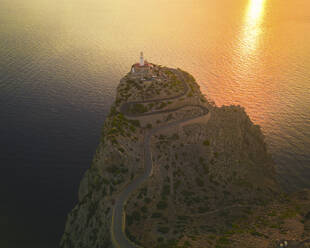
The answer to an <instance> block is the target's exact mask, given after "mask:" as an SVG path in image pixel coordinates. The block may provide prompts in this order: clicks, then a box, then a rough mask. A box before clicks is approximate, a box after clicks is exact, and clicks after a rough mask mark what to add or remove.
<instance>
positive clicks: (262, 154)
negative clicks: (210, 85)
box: [61, 65, 310, 248]
mask: <svg viewBox="0 0 310 248" xmlns="http://www.w3.org/2000/svg"><path fill="white" fill-rule="evenodd" d="M206 110H207V111H206ZM174 123H176V124H174ZM161 127H166V128H161ZM152 130H156V132H154V135H152V137H151V138H150V142H149V149H150V151H151V158H152V171H151V174H150V176H149V178H148V179H147V180H146V181H144V182H143V184H142V185H141V186H139V188H138V190H135V191H134V192H132V193H131V195H130V198H129V199H128V201H127V203H126V206H125V209H124V210H125V213H126V235H127V237H128V238H129V239H130V240H132V241H133V242H134V243H136V244H140V245H141V246H143V247H176V246H177V245H178V246H180V247H189V246H191V247H205V245H206V244H208V247H246V246H243V244H248V243H251V242H252V246H251V247H268V245H270V244H271V243H272V242H273V241H276V240H278V239H280V238H285V237H286V236H285V234H283V235H282V236H281V232H283V230H284V229H285V228H286V226H290V225H295V224H296V223H297V224H296V226H298V228H299V229H300V230H302V231H300V232H298V233H296V234H294V235H295V236H294V235H290V236H288V235H287V236H288V237H289V238H295V239H298V238H301V237H302V235H306V233H307V232H308V229H309V228H308V226H309V225H308V224H309V223H308V222H309V219H310V218H308V217H307V216H308V213H307V212H306V211H305V209H307V206H308V205H307V204H308V203H309V202H310V199H308V196H307V194H308V193H304V195H305V197H304V198H305V199H303V200H301V199H300V198H298V197H297V198H296V197H295V198H289V197H287V196H285V195H284V194H283V193H282V192H281V190H280V189H279V186H278V183H277V181H276V179H275V178H276V177H275V169H274V163H273V161H272V158H271V156H270V155H269V154H268V151H267V148H266V145H265V143H264V136H263V134H262V132H261V130H260V128H259V127H258V126H256V125H254V124H253V123H252V122H251V120H250V119H249V117H248V116H247V114H246V112H245V111H244V109H243V108H241V107H240V106H229V107H220V108H219V107H216V106H214V105H212V104H210V103H209V102H208V101H207V100H206V98H205V97H204V96H203V95H202V93H201V92H200V90H199V85H198V84H197V83H196V82H195V79H194V78H193V77H192V76H191V75H190V74H188V73H186V72H184V71H182V70H180V69H178V70H176V69H170V68H166V67H160V66H156V65H154V67H152V69H150V70H148V71H146V72H144V71H143V72H136V73H132V72H131V73H128V74H127V75H126V76H125V77H124V78H123V79H122V80H121V82H120V85H119V86H118V89H117V95H116V101H115V103H114V104H113V106H112V108H111V111H110V114H109V116H108V117H107V119H106V120H105V123H104V126H103V131H102V136H101V140H100V143H99V145H98V148H97V151H96V154H95V156H94V159H93V162H92V165H91V167H90V168H89V169H88V170H87V172H86V173H85V175H84V177H83V179H82V181H81V183H80V188H79V202H78V204H77V206H75V208H74V209H73V210H72V211H71V213H70V214H69V215H68V218H67V222H66V226H65V232H64V234H63V237H62V239H61V247H62V248H71V247H74V248H82V247H98V248H99V247H107V248H108V247H112V245H111V240H110V236H111V235H110V226H111V219H112V213H113V211H112V210H113V208H114V206H115V202H116V201H117V199H118V196H119V195H120V193H121V192H123V191H124V189H126V187H127V186H128V184H129V183H130V182H134V181H135V180H136V179H137V178H139V177H140V176H141V175H143V173H144V169H145V164H144V163H145V160H144V159H145V158H144V156H145V147H144V144H145V143H144V139H145V134H146V133H148V132H149V131H152ZM299 197H300V196H299ZM293 199H295V200H293ZM294 202H299V204H300V205H299V209H298V210H296V211H295V212H294V214H293V215H290V214H288V215H286V214H287V212H285V211H286V210H287V211H288V212H289V211H291V209H292V208H294V207H295V206H294ZM279 207H280V208H282V210H283V211H282V210H281V211H278V212H277V211H276V210H275V209H276V208H279ZM289 213H291V212H289ZM283 216H285V220H289V221H291V222H285V221H283V219H281V218H283ZM287 216H289V217H288V218H286V217H287ZM257 221H258V222H257ZM259 221H262V222H264V221H266V223H267V222H268V223H269V224H268V228H271V229H273V231H275V230H277V231H275V232H274V233H273V234H272V235H271V234H270V233H271V231H270V230H269V229H266V228H265V227H264V226H263V225H259V224H258V223H260V222H259ZM273 221H274V222H275V223H276V224H273ZM246 225H247V227H246ZM285 230H286V229H285ZM253 237H254V238H253ZM261 244H262V245H261Z"/></svg>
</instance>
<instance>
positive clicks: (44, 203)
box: [0, 0, 310, 248]
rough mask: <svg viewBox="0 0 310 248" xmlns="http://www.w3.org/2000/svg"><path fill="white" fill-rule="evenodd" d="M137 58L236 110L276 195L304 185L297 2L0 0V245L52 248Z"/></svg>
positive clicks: (309, 119) (307, 87) (309, 72)
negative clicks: (259, 149) (258, 139)
mask: <svg viewBox="0 0 310 248" xmlns="http://www.w3.org/2000/svg"><path fill="white" fill-rule="evenodd" d="M141 51H143V52H144V55H145V57H146V59H147V60H148V61H149V62H152V63H156V64H160V65H164V66H169V67H175V68H177V67H178V68H182V69H183V70H185V71H188V72H189V73H191V74H192V75H193V76H194V77H195V78H196V80H197V82H198V83H199V85H200V87H201V90H202V92H203V93H204V94H205V95H206V96H207V98H208V99H212V100H213V101H214V102H215V104H216V105H218V106H222V105H231V104H235V105H241V106H243V107H244V108H245V110H246V111H247V113H248V115H249V116H250V118H251V119H252V121H253V122H254V123H255V124H257V125H260V126H261V129H262V131H263V133H264V135H265V140H266V143H267V145H268V150H269V151H270V153H271V154H272V156H273V159H274V161H275V163H276V170H277V172H278V180H279V182H280V183H281V185H282V186H283V188H284V189H285V190H287V191H295V190H299V189H302V188H306V187H307V188H310V2H309V0H285V1H283V0H234V1H232V0H171V1H167V0H157V1H154V0H143V1H136V2H135V1H128V0H113V1H111V0H66V1H63V0H53V1H50V0H27V1H24V0H0V247H1V248H27V247H29V248H56V247H59V241H60V238H61V235H62V233H63V231H64V225H65V220H66V216H67V214H68V213H69V212H70V210H71V209H72V208H73V207H74V205H75V204H76V203H77V192H78V186H79V182H80V180H81V178H82V176H83V174H84V173H85V171H86V170H87V168H89V166H90V165H91V161H92V157H93V154H94V153H95V150H96V147H97V145H98V142H99V138H100V133H101V128H102V125H103V122H104V120H105V117H106V116H107V114H108V112H109V109H110V107H111V104H112V103H113V101H114V99H115V93H116V87H117V85H118V83H119V80H120V79H121V77H123V76H124V75H125V74H126V73H127V72H128V71H129V70H130V67H131V65H132V64H133V63H135V62H137V61H138V60H139V54H140V52H141Z"/></svg>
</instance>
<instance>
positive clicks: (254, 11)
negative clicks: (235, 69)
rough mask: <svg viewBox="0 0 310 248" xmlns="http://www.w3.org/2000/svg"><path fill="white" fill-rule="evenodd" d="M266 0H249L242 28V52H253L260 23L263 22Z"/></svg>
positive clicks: (257, 38)
mask: <svg viewBox="0 0 310 248" xmlns="http://www.w3.org/2000/svg"><path fill="white" fill-rule="evenodd" d="M265 4H266V0H250V1H249V4H248V7H247V11H246V15H245V21H244V30H243V32H244V33H243V39H242V43H243V54H249V53H252V52H255V50H256V48H257V43H258V40H259V36H260V34H261V32H262V31H261V24H262V22H263V17H264V12H265Z"/></svg>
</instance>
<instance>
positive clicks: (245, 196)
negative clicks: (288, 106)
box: [126, 106, 280, 247]
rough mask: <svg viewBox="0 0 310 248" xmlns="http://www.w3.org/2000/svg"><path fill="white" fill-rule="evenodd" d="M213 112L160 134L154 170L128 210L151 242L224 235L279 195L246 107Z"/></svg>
mask: <svg viewBox="0 0 310 248" xmlns="http://www.w3.org/2000/svg"><path fill="white" fill-rule="evenodd" d="M210 110H211V117H210V119H209V121H208V122H207V123H200V122H198V123H195V122H193V123H189V124H188V125H184V126H183V127H181V128H179V129H175V128H174V129H168V130H165V131H163V132H161V133H158V134H157V135H155V136H154V137H153V140H152V152H153V154H152V157H153V164H154V170H153V174H152V176H151V177H150V179H149V181H148V182H147V183H145V185H144V186H143V187H142V188H141V190H140V191H138V192H136V193H135V194H133V195H132V198H131V199H130V200H129V201H128V204H127V208H126V213H127V215H128V217H127V219H128V221H127V224H128V232H129V234H130V236H131V238H132V239H133V240H134V241H135V242H138V243H140V244H142V246H144V247H152V244H154V243H157V242H158V240H160V241H161V243H165V241H166V242H168V240H176V241H179V240H183V241H184V239H186V237H196V239H200V238H201V237H203V236H206V235H211V234H214V233H222V232H225V231H227V230H229V228H231V225H232V223H233V222H234V221H236V220H237V219H239V218H243V217H244V216H245V215H246V213H245V212H244V210H245V209H247V208H248V207H249V206H250V208H254V207H255V206H260V205H263V204H266V203H267V202H270V201H271V200H273V199H275V198H277V197H278V195H279V192H280V191H279V188H278V185H277V182H276V181H275V170H274V164H273V161H272V159H271V156H270V155H269V154H268V153H267V150H266V145H265V143H264V138H263V135H262V133H261V131H260V128H259V127H258V126H255V125H253V123H252V122H251V121H250V119H249V117H248V116H247V115H246V113H245V111H244V110H243V109H242V108H241V107H236V106H231V107H222V108H217V107H213V108H212V109H210ZM246 211H248V209H247V210H246ZM141 227H143V228H141Z"/></svg>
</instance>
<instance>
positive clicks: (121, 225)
mask: <svg viewBox="0 0 310 248" xmlns="http://www.w3.org/2000/svg"><path fill="white" fill-rule="evenodd" d="M177 73H178V75H179V77H180V78H181V79H182V83H183V85H184V91H183V92H182V93H181V94H179V95H176V96H173V97H167V98H161V99H152V100H145V101H133V102H127V103H124V104H123V105H122V106H121V107H120V112H121V113H122V114H124V116H125V117H130V118H133V117H142V116H148V115H157V114H162V113H169V112H175V111H177V110H179V109H182V108H185V107H199V108H201V109H202V110H203V113H202V115H200V116H198V117H197V116H196V117H189V118H185V119H183V120H178V121H174V122H171V123H168V124H165V125H161V126H158V127H155V128H153V129H151V130H147V131H145V133H144V140H143V147H144V152H143V156H144V168H145V171H144V173H143V174H142V175H141V176H140V177H138V178H136V179H134V180H133V181H132V182H131V183H130V184H128V185H127V186H126V188H125V189H124V190H123V191H122V192H120V194H119V195H118V198H117V199H116V201H115V205H114V208H113V212H112V221H111V230H110V231H111V241H112V244H113V247H114V248H137V247H139V246H138V245H136V244H134V243H133V242H131V241H130V240H129V239H128V238H127V236H126V233H125V223H126V214H125V211H124V206H125V204H126V201H127V200H128V198H129V196H130V195H131V193H133V192H134V191H136V190H137V189H138V188H139V187H140V186H141V185H142V183H143V182H145V181H146V180H147V179H148V178H149V176H150V175H151V172H152V167H153V164H152V153H151V149H150V141H151V137H152V136H153V135H154V134H156V133H157V132H159V131H161V130H164V129H167V128H170V127H173V126H177V125H179V124H182V123H185V122H187V121H191V120H194V119H196V118H201V117H202V116H204V115H208V114H210V113H209V110H208V109H207V108H206V107H205V106H202V105H198V104H197V105H193V104H185V105H184V106H181V107H178V108H174V109H167V110H159V111H153V112H150V113H143V114H130V113H129V111H128V110H129V109H130V105H132V104H139V103H150V102H160V101H166V100H175V99H178V98H181V97H184V96H185V95H186V94H187V93H188V91H189V86H188V84H187V83H186V80H185V79H184V76H183V75H182V72H181V71H179V70H177Z"/></svg>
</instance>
